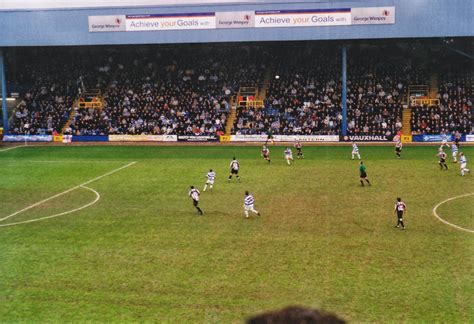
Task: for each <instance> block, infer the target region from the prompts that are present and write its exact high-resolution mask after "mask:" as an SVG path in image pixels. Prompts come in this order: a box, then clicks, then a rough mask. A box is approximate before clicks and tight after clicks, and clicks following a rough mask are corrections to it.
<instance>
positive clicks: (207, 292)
mask: <svg viewBox="0 0 474 324" xmlns="http://www.w3.org/2000/svg"><path fill="white" fill-rule="evenodd" d="M270 151H271V158H272V163H271V165H268V163H267V162H265V161H264V160H263V159H262V158H261V157H260V148H259V147H233V146H226V147H225V146H222V147H221V146H196V147H191V146H182V147H172V146H170V147H156V146H114V147H112V146H89V147H87V146H84V147H21V148H18V149H12V150H8V151H1V152H0V321H2V322H12V321H28V322H31V321H160V322H169V323H185V322H206V323H229V322H233V323H240V322H242V321H244V320H245V319H246V318H248V317H249V316H251V315H254V314H257V313H259V312H262V311H268V310H272V309H276V308H280V307H283V306H286V305H295V304H297V305H303V306H309V307H314V308H323V309H325V310H327V311H331V312H334V313H336V314H338V315H339V316H341V317H342V318H344V319H346V320H348V321H350V322H389V321H396V322H400V321H403V322H446V323H454V322H465V323H467V322H472V321H474V307H473V305H474V303H473V294H474V293H473V292H474V277H473V274H474V272H473V270H474V269H473V265H474V232H473V231H474V218H473V214H474V213H473V210H474V207H473V206H474V194H473V195H466V194H470V193H474V176H473V175H471V174H468V175H467V176H465V177H461V176H460V175H459V165H458V164H453V163H451V160H450V159H448V161H449V164H448V165H449V168H450V169H449V170H448V171H440V169H439V167H438V165H437V158H436V157H435V154H436V153H437V147H436V146H431V147H426V146H425V147H405V148H404V150H403V153H402V159H397V158H396V156H395V154H394V152H393V147H380V146H373V147H371V146H367V145H361V146H360V153H361V155H362V159H363V161H364V163H365V164H366V166H367V173H368V177H369V179H370V181H371V182H372V186H370V187H369V186H365V187H361V186H360V183H359V177H358V176H359V173H358V161H357V160H356V161H352V160H351V154H350V153H351V148H350V147H347V146H346V147H304V148H303V151H304V154H305V159H304V160H297V159H295V163H294V165H292V166H287V165H286V163H285V161H284V159H283V147H281V146H270ZM461 151H464V152H465V154H466V156H467V158H468V160H470V161H469V163H468V167H471V169H472V168H474V147H463V148H462V149H461ZM294 153H295V152H294ZM447 153H449V149H448V150H447ZM448 155H450V154H448ZM234 156H235V157H236V158H237V159H238V160H239V161H240V165H241V170H240V175H241V177H242V180H241V181H240V182H238V181H237V180H236V179H232V181H231V182H228V181H227V177H228V174H229V163H230V161H231V159H232V158H233V157H234ZM294 156H295V158H296V154H294ZM210 168H212V169H214V171H215V172H216V173H217V178H216V184H215V186H214V188H213V189H212V190H210V191H206V192H203V191H202V189H203V186H204V183H205V180H206V177H205V176H206V173H207V172H208V171H209V169H210ZM190 185H194V186H196V187H197V188H198V189H199V190H200V191H201V199H200V207H201V208H202V209H203V211H204V216H198V214H197V212H196V210H195V209H194V207H193V205H192V201H191V199H190V198H189V197H188V190H189V186H190ZM246 190H248V191H250V193H252V194H253V196H254V197H255V207H256V209H257V210H258V211H259V212H260V213H261V214H262V215H261V216H260V217H258V216H256V215H255V214H252V215H251V217H250V218H249V219H245V218H244V212H243V207H242V205H243V199H244V192H245V191H246ZM398 196H400V197H402V199H403V201H404V202H405V203H406V204H407V214H406V217H405V219H404V220H405V225H406V226H407V230H405V231H402V230H400V229H397V228H394V225H395V224H396V217H395V214H394V210H393V209H394V204H395V200H396V198H397V197H398ZM458 196H462V197H458ZM454 197H458V198H456V199H453V200H449V201H447V202H445V203H443V204H441V205H439V207H438V208H437V210H436V212H437V214H438V216H439V217H440V218H442V219H443V220H444V221H445V222H447V223H450V224H452V225H455V226H457V227H455V226H451V225H449V224H447V223H443V222H442V221H440V220H439V219H438V218H436V217H435V215H434V213H433V209H434V207H435V206H436V205H438V204H439V203H441V202H443V201H445V200H447V199H448V198H454Z"/></svg>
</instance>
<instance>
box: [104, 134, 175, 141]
mask: <svg viewBox="0 0 474 324" xmlns="http://www.w3.org/2000/svg"><path fill="white" fill-rule="evenodd" d="M177 140H178V136H176V135H109V142H176V141H177Z"/></svg>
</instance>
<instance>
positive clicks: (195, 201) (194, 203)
mask: <svg viewBox="0 0 474 324" xmlns="http://www.w3.org/2000/svg"><path fill="white" fill-rule="evenodd" d="M198 204H199V201H197V200H194V199H193V205H194V207H197V205H198Z"/></svg>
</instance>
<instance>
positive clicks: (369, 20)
mask: <svg viewBox="0 0 474 324" xmlns="http://www.w3.org/2000/svg"><path fill="white" fill-rule="evenodd" d="M351 14H352V21H351V23H352V25H381V24H394V23H395V7H373V8H352V11H351Z"/></svg>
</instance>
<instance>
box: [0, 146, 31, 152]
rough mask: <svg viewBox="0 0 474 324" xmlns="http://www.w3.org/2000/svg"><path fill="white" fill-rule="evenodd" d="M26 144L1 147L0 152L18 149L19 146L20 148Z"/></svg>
mask: <svg viewBox="0 0 474 324" xmlns="http://www.w3.org/2000/svg"><path fill="white" fill-rule="evenodd" d="M25 146H26V145H18V146H12V147H9V148H6V149H1V150H0V152H6V151H10V150H14V149H17V148H20V147H25Z"/></svg>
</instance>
